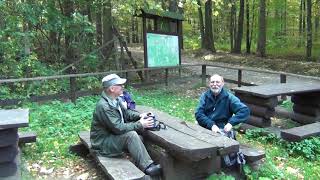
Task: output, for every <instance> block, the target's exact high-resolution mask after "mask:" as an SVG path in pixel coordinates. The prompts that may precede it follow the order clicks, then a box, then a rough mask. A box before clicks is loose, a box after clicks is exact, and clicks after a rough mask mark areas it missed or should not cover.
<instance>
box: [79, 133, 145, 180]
mask: <svg viewBox="0 0 320 180" xmlns="http://www.w3.org/2000/svg"><path fill="white" fill-rule="evenodd" d="M79 137H80V140H81V142H82V143H83V144H84V145H85V146H86V147H87V148H88V149H89V150H90V152H92V153H91V154H92V155H93V156H94V158H96V159H97V161H98V162H99V165H100V166H101V168H102V170H103V171H104V172H105V173H106V175H107V176H108V177H109V178H110V179H115V180H118V179H132V180H133V179H143V178H145V174H144V173H143V172H142V171H141V170H140V169H138V168H137V167H136V166H135V165H134V164H133V163H132V162H131V161H129V160H128V159H126V158H125V157H114V158H109V157H104V156H99V155H97V154H96V153H94V152H93V151H92V150H91V147H92V146H91V142H90V132H88V131H82V132H80V133H79Z"/></svg>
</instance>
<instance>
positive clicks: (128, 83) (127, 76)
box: [125, 71, 130, 86]
mask: <svg viewBox="0 0 320 180" xmlns="http://www.w3.org/2000/svg"><path fill="white" fill-rule="evenodd" d="M125 75H126V79H127V82H126V84H127V86H129V85H130V81H129V73H128V71H126V72H125Z"/></svg>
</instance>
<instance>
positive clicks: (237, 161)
mask: <svg viewBox="0 0 320 180" xmlns="http://www.w3.org/2000/svg"><path fill="white" fill-rule="evenodd" d="M219 133H220V134H222V135H224V136H227V137H228V138H231V139H234V140H236V133H235V131H233V130H231V131H229V132H224V131H223V130H220V131H219ZM223 162H224V165H225V166H226V167H231V166H234V165H240V166H241V165H244V164H246V160H245V158H244V155H243V153H242V152H237V153H230V154H228V155H225V156H223Z"/></svg>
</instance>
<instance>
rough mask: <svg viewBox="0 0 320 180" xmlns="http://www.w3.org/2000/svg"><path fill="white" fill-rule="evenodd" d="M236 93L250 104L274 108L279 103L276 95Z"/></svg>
mask: <svg viewBox="0 0 320 180" xmlns="http://www.w3.org/2000/svg"><path fill="white" fill-rule="evenodd" d="M235 95H236V96H237V97H238V98H239V99H240V100H241V101H243V102H245V103H248V104H255V105H259V106H263V107H268V108H274V107H276V106H277V105H278V98H277V97H276V96H274V97H270V98H262V97H258V96H254V95H249V94H245V93H238V92H236V93H235Z"/></svg>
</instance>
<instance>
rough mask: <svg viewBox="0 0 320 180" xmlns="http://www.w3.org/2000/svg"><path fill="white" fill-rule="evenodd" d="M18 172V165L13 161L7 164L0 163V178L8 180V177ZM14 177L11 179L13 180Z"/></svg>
mask: <svg viewBox="0 0 320 180" xmlns="http://www.w3.org/2000/svg"><path fill="white" fill-rule="evenodd" d="M17 170H18V165H17V163H16V162H15V161H13V162H7V163H0V178H1V179H2V178H3V179H8V178H9V176H14V175H16V172H17ZM15 177H16V176H14V177H13V178H15Z"/></svg>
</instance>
